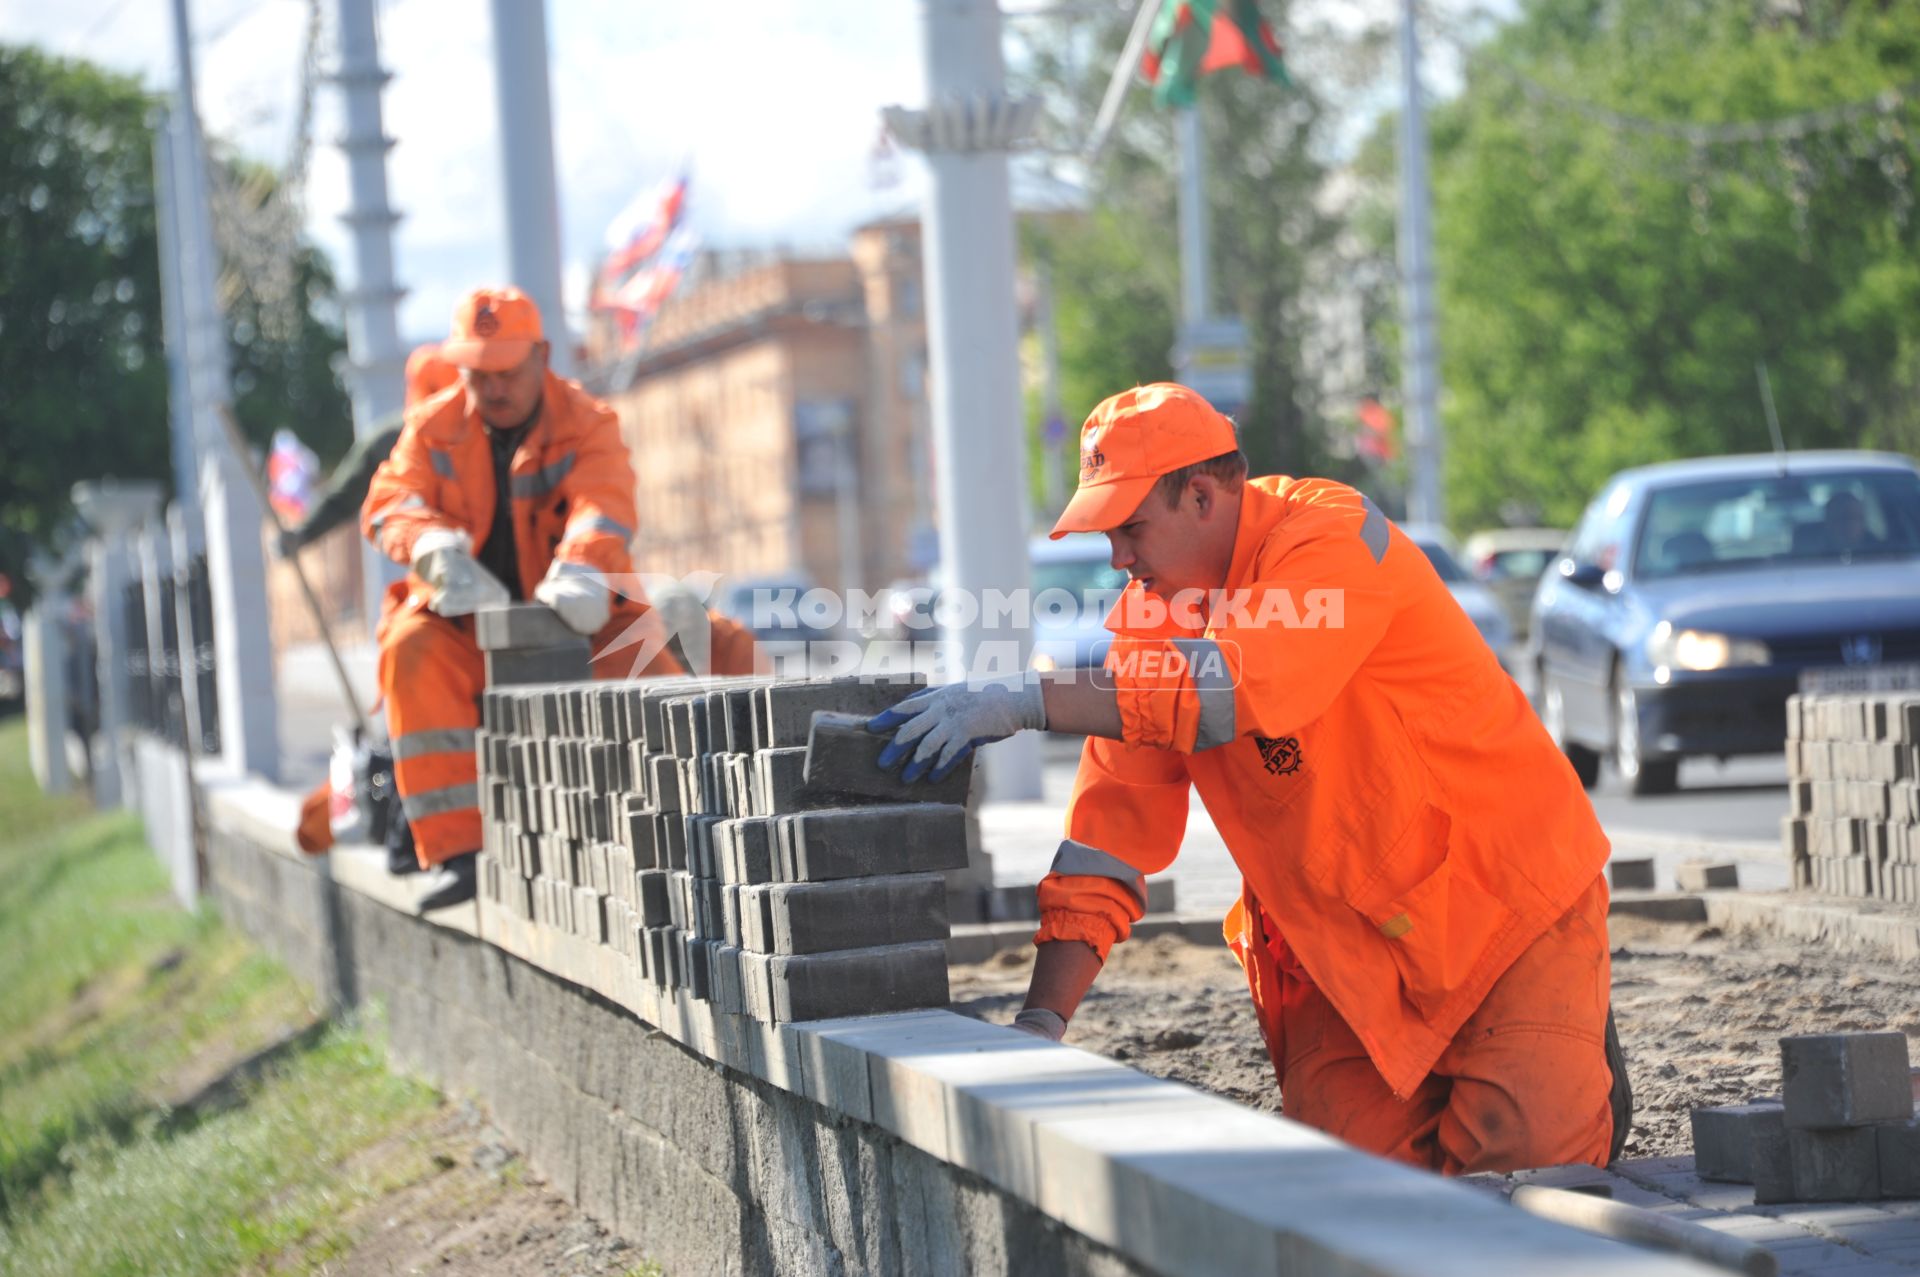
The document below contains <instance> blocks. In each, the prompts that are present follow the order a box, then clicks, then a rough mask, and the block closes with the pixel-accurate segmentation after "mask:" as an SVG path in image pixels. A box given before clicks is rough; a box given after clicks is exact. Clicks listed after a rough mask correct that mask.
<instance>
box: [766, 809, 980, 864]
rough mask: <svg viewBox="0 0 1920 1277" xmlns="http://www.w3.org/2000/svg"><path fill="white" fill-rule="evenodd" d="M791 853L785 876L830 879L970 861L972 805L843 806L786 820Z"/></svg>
mask: <svg viewBox="0 0 1920 1277" xmlns="http://www.w3.org/2000/svg"><path fill="white" fill-rule="evenodd" d="M779 833H780V837H781V838H782V839H783V840H784V842H785V845H786V848H787V850H788V855H787V857H786V859H785V861H784V863H783V865H782V873H781V876H782V877H783V878H785V879H787V880H788V881H794V882H826V881H830V880H833V879H837V878H859V877H865V876H868V875H871V874H884V873H928V872H936V871H940V872H944V871H947V870H953V869H964V868H965V867H966V865H967V813H966V809H965V808H962V807H956V806H951V805H946V804H939V803H917V804H907V805H902V806H898V807H842V808H837V809H834V810H830V811H819V812H802V813H799V814H796V815H793V816H790V817H788V818H786V819H785V820H784V821H782V822H781V828H780V830H779Z"/></svg>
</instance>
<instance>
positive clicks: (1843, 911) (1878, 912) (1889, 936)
mask: <svg viewBox="0 0 1920 1277" xmlns="http://www.w3.org/2000/svg"><path fill="white" fill-rule="evenodd" d="M1702 899H1703V900H1704V901H1705V903H1706V909H1707V921H1708V922H1709V923H1711V924H1712V925H1713V926H1716V927H1719V928H1720V929H1721V930H1723V931H1751V932H1758V933H1761V934H1764V935H1769V936H1773V937H1776V938H1778V939H1782V940H1803V941H1806V942H1808V943H1811V944H1818V945H1821V946H1823V947H1832V948H1836V949H1839V950H1841V951H1842V952H1847V953H1860V954H1867V955H1871V956H1874V957H1891V958H1894V959H1896V960H1898V961H1901V962H1911V961H1914V960H1916V959H1920V910H1915V909H1912V908H1902V907H1899V906H1889V905H1879V906H1878V907H1875V906H1876V904H1877V902H1875V901H1871V900H1856V899H1851V898H1845V897H1834V896H1824V897H1823V896H1814V895H1809V894H1806V893H1791V894H1790V893H1785V892H1775V893H1766V894H1761V893H1757V892H1738V891H1710V892H1708V893H1706V894H1705V895H1704V896H1703V897H1702Z"/></svg>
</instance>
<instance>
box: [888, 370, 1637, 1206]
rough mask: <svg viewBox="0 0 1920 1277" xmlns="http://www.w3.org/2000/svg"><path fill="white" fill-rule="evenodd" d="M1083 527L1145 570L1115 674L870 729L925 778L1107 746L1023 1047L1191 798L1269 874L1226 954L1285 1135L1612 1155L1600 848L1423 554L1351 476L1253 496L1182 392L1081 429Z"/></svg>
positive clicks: (1563, 1156) (955, 700)
mask: <svg viewBox="0 0 1920 1277" xmlns="http://www.w3.org/2000/svg"><path fill="white" fill-rule="evenodd" d="M1070 532H1103V533H1105V534H1106V535H1107V537H1108V540H1109V541H1110V543H1111V546H1112V551H1113V555H1112V562H1113V566H1114V567H1115V568H1116V569H1121V570H1124V571H1126V572H1127V573H1128V575H1129V576H1130V578H1131V580H1130V583H1129V585H1128V588H1127V589H1126V591H1125V592H1124V593H1123V594H1122V596H1121V600H1120V603H1119V604H1118V605H1117V606H1116V608H1115V609H1114V613H1113V616H1112V617H1110V618H1109V621H1108V625H1109V628H1111V629H1113V630H1115V632H1116V634H1115V638H1114V640H1113V645H1112V653H1111V655H1110V656H1109V658H1108V665H1107V673H1106V676H1104V677H1097V678H1093V679H1088V678H1086V677H1084V676H1083V677H1082V678H1080V679H1079V680H1078V681H1072V680H1070V679H1068V678H1066V677H1064V676H1061V675H1051V676H1047V677H1045V678H1037V679H1036V678H1029V679H1027V680H1025V681H1018V682H1013V683H1001V684H988V685H982V684H974V685H972V686H969V685H967V684H965V683H956V684H950V685H947V686H944V687H938V688H932V689H929V690H927V691H924V692H920V693H917V694H916V695H914V696H913V697H911V698H909V699H908V700H906V701H904V702H902V703H901V704H900V705H899V706H897V707H896V708H894V709H892V710H889V711H888V712H887V713H885V714H882V715H880V716H879V717H878V718H876V719H875V720H874V721H873V724H872V726H873V728H874V730H876V731H892V732H894V733H895V735H894V739H893V741H892V742H891V743H890V744H889V745H888V747H887V749H886V751H885V752H884V753H883V754H882V757H881V763H882V765H883V766H891V765H893V764H895V763H897V762H899V761H900V760H902V759H905V760H906V770H905V772H904V773H903V774H904V775H906V776H908V777H909V778H917V777H919V776H920V775H923V774H926V773H928V772H930V771H931V772H933V773H935V774H942V773H944V772H945V771H947V770H950V769H952V768H953V767H955V766H957V765H959V764H960V763H961V761H962V760H963V759H964V758H965V757H966V756H967V754H968V753H969V752H970V750H971V749H972V747H973V746H974V745H976V744H980V743H983V742H986V741H991V740H998V739H1001V738H1003V737H1006V736H1009V735H1011V734H1013V733H1014V732H1016V731H1018V730H1020V729H1022V728H1033V729H1043V728H1051V729H1052V730H1055V731H1063V732H1078V733H1084V734H1085V735H1086V736H1087V737H1088V740H1087V742H1086V745H1085V748H1084V751H1083V753H1082V755H1081V761H1080V771H1079V775H1078V777H1077V779H1076V781H1075V783H1074V790H1073V797H1072V800H1071V802H1070V804H1069V806H1068V810H1067V822H1066V840H1065V841H1064V842H1063V843H1061V845H1060V850H1059V853H1058V855H1057V856H1056V857H1055V859H1054V863H1053V869H1052V871H1051V872H1050V873H1049V874H1048V875H1047V877H1046V879H1045V881H1043V882H1042V883H1041V884H1040V913H1041V923H1040V930H1039V933H1038V934H1037V935H1036V936H1035V941H1036V943H1037V945H1038V954H1037V957H1036V961H1035V964H1034V971H1033V978H1032V983H1031V985H1030V987H1029V989H1028V993H1027V1000H1026V1007H1025V1009H1024V1010H1022V1011H1021V1012H1020V1014H1019V1016H1018V1018H1017V1020H1016V1022H1015V1023H1016V1027H1019V1028H1022V1029H1025V1030H1027V1031H1029V1032H1034V1033H1037V1034H1040V1035H1043V1036H1046V1037H1049V1038H1053V1039H1055V1040H1058V1039H1059V1038H1060V1037H1061V1036H1062V1035H1063V1034H1064V1033H1065V1031H1066V1027H1067V1022H1068V1021H1069V1020H1070V1019H1071V1018H1072V1016H1073V1013H1074V1010H1075V1008H1076V1007H1077V1006H1078V1005H1079V1003H1080V1000H1081V998H1082V997H1083V996H1084V995H1085V994H1086V992H1087V990H1088V988H1089V987H1090V986H1091V985H1092V983H1093V981H1094V978H1095V976H1097V975H1098V974H1099V972H1100V967H1101V964H1102V963H1103V962H1104V961H1105V959H1106V956H1107V953H1108V951H1109V950H1110V949H1111V948H1112V946H1113V945H1114V944H1116V943H1118V942H1120V941H1122V940H1125V939H1126V938H1127V935H1128V932H1129V929H1130V928H1131V926H1132V924H1133V923H1134V922H1135V921H1137V920H1138V919H1139V918H1140V916H1141V915H1142V913H1143V912H1144V910H1145V904H1146V875H1148V874H1152V873H1158V872H1160V871H1162V870H1164V869H1166V868H1167V866H1168V865H1170V864H1171V863H1172V862H1173V859H1174V856H1175V854H1176V853H1177V852H1178V851H1179V849H1180V841H1181V838H1182V835H1183V834H1184V832H1185V828H1186V820H1187V805H1188V792H1189V787H1192V788H1194V789H1197V790H1198V791H1199V793H1200V797H1201V800H1202V801H1203V802H1204V803H1205V804H1206V807H1207V811H1208V813H1209V814H1210V815H1211V816H1212V818H1213V821H1214V823H1215V824H1216V825H1217V826H1218V827H1219V829H1220V832H1221V835H1222V836H1223V837H1224V838H1225V840H1226V843H1227V847H1228V849H1229V850H1230V851H1231V852H1232V854H1233V857H1234V860H1235V862H1236V864H1237V865H1238V867H1239V869H1240V872H1241V875H1242V877H1243V880H1244V888H1243V893H1242V896H1241V899H1240V900H1239V902H1237V903H1236V904H1235V905H1234V907H1233V909H1232V910H1231V912H1230V913H1229V914H1228V916H1227V926H1226V931H1227V939H1228V942H1229V944H1230V945H1231V946H1232V949H1233V952H1234V953H1235V955H1236V956H1237V957H1238V958H1239V960H1240V962H1241V965H1242V966H1243V967H1244V968H1245V971H1246V975H1247V982H1248V985H1249V987H1250V988H1251V990H1252V994H1253V1000H1254V1005H1255V1007H1256V1009H1257V1011H1258V1013H1259V1021H1260V1026H1261V1030H1262V1032H1263V1034H1264V1036H1265V1038H1266V1044H1267V1051H1268V1054H1269V1055H1270V1056H1271V1058H1272V1060H1273V1065H1274V1072H1275V1075H1276V1076H1277V1078H1278V1079H1279V1083H1280V1090H1281V1096H1282V1101H1283V1106H1284V1111H1285V1113H1286V1114H1287V1116H1289V1117H1291V1118H1293V1119H1295V1120H1298V1121H1302V1122H1305V1123H1308V1124H1309V1125H1312V1126H1316V1127H1319V1128H1320V1129H1322V1130H1325V1131H1328V1132H1330V1133H1331V1134H1333V1135H1336V1136H1338V1137H1339V1138H1341V1139H1343V1140H1346V1141H1347V1142H1348V1143H1351V1144H1354V1145H1356V1146H1358V1147H1360V1148H1362V1149H1366V1150H1368V1151H1371V1152H1374V1153H1378V1154H1382V1155H1384V1156H1388V1157H1391V1158H1395V1159H1397V1160H1400V1161H1403V1162H1409V1163H1412V1164H1415V1165H1419V1166H1425V1167H1429V1168H1431V1169H1434V1170H1437V1171H1441V1172H1443V1173H1446V1174H1464V1173H1468V1172H1474V1171H1490V1170H1505V1169H1512V1168H1517V1167H1530V1166H1549V1165H1554V1164H1558V1163H1562V1162H1588V1163H1593V1164H1595V1165H1605V1164H1606V1163H1608V1162H1609V1161H1611V1160H1612V1159H1613V1158H1614V1157H1617V1156H1618V1154H1619V1151H1620V1148H1621V1145H1622V1144H1623V1143H1624V1141H1625V1138H1626V1132H1627V1125H1628V1118H1629V1112H1630V1106H1631V1097H1630V1095H1629V1094H1628V1092H1627V1085H1626V1076H1625V1068H1624V1062H1623V1060H1622V1059H1621V1057H1620V1055H1619V1049H1618V1046H1617V1044H1616V1040H1615V1038H1614V1035H1613V1028H1612V1015H1611V1010H1610V1006H1609V985H1610V970H1609V960H1608V945H1607V888H1606V883H1605V880H1604V878H1603V877H1602V876H1601V871H1602V866H1603V865H1604V864H1605V862H1606V859H1607V853H1608V846H1607V840H1606V836H1605V835H1604V833H1603V832H1602V831H1601V828H1600V825H1599V822H1598V820H1597V819H1596V817H1595V816H1594V812H1593V807H1592V805H1591V804H1590V803H1589V802H1588V800H1587V797H1586V795H1585V793H1584V792H1583V790H1582V789H1581V786H1580V783H1579V781H1578V780H1577V779H1576V778H1575V777H1574V774H1573V770H1572V768H1571V767H1570V766H1569V765H1568V764H1567V762H1566V760H1565V759H1564V758H1562V757H1561V755H1560V753H1559V751H1557V750H1556V749H1555V748H1554V746H1553V743H1552V741H1551V740H1549V739H1548V737H1547V734H1546V731H1545V730H1544V729H1543V728H1542V727H1541V725H1540V722H1539V720H1538V719H1537V718H1536V717H1535V715H1534V713H1533V710H1532V708H1531V707H1530V706H1529V705H1528V703H1527V701H1526V698H1525V696H1523V695H1522V693H1521V692H1520V690H1519V688H1518V687H1516V686H1515V685H1514V683H1513V681H1512V680H1511V679H1509V678H1508V677H1507V676H1506V675H1505V674H1504V673H1503V672H1502V671H1501V669H1500V666H1499V664H1498V663H1497V661H1496V660H1495V658H1494V654H1493V652H1492V651H1491V650H1489V649H1488V647H1487V645H1486V644H1485V643H1484V642H1483V641H1482V640H1481V638H1480V635H1479V633H1478V631H1477V630H1475V628H1474V626H1473V623H1472V621H1470V620H1469V619H1468V618H1467V616H1466V614H1465V613H1464V612H1462V611H1461V610H1460V607H1459V605H1458V604H1456V603H1455V602H1454V600H1453V597H1452V596H1451V595H1450V594H1449V593H1448V591H1447V587H1446V586H1445V585H1444V584H1442V582H1441V580H1440V578H1439V577H1438V576H1437V575H1436V574H1435V572H1434V570H1433V567H1432V565H1431V564H1430V563H1429V562H1428V561H1427V558H1426V556H1425V555H1424V554H1423V553H1422V552H1421V550H1420V548H1419V547H1418V546H1416V545H1415V544H1414V543H1413V542H1412V541H1409V540H1408V539H1407V538H1406V536H1405V535H1404V534H1402V533H1401V532H1400V531H1399V529H1397V528H1395V527H1394V526H1393V525H1392V523H1390V522H1389V521H1388V519H1387V518H1386V516H1385V515H1383V514H1382V513H1381V512H1380V511H1379V510H1378V509H1377V508H1376V507H1375V506H1374V505H1373V504H1372V503H1371V502H1370V501H1368V500H1367V498H1365V497H1364V496H1362V495H1361V494H1360V493H1358V492H1356V491H1354V490H1353V489H1352V488H1349V487H1346V486H1344V485H1342V484H1339V483H1334V482H1331V481H1328V480H1321V479H1290V478H1283V477H1271V478H1259V479H1251V480H1249V479H1248V478H1247V462H1246V458H1245V456H1244V455H1243V454H1242V453H1241V452H1240V450H1239V444H1238V440H1237V438H1236V435H1235V431H1234V426H1233V423H1232V422H1230V421H1229V420H1228V419H1227V418H1226V417H1224V416H1222V415H1221V414H1220V413H1219V412H1217V411H1215V410H1214V408H1213V407H1212V406H1211V405H1209V404H1208V403H1207V402H1206V401H1205V400H1204V399H1202V398H1201V397H1200V396H1199V395H1197V394H1195V393H1194V392H1193V391H1191V390H1188V389H1187V388H1185V387H1184V386H1175V385H1165V384H1162V385H1152V386H1143V387H1139V388H1137V389H1134V390H1129V391H1126V392H1125V393H1123V394H1119V395H1115V396H1114V397H1113V398H1111V399H1108V400H1107V401H1106V402H1105V403H1102V404H1101V405H1100V406H1099V407H1098V408H1096V409H1095V410H1094V412H1093V415H1092V416H1091V417H1089V418H1088V419H1087V423H1086V426H1085V428H1084V430H1083V432H1082V435H1081V473H1080V486H1079V490H1078V491H1077V492H1076V493H1075V495H1074V497H1073V500H1072V501H1071V502H1069V503H1068V505H1067V508H1066V511H1065V512H1064V513H1063V514H1062V515H1061V517H1060V520H1059V522H1058V523H1057V524H1056V525H1055V527H1054V530H1053V535H1054V536H1055V537H1056V538H1057V537H1060V536H1063V535H1065V534H1067V533H1070ZM1185 600H1191V601H1194V603H1195V604H1196V605H1195V606H1192V607H1183V606H1182V603H1183V601H1185ZM1158 604H1170V605H1171V606H1156V605H1158ZM1156 613H1157V614H1156Z"/></svg>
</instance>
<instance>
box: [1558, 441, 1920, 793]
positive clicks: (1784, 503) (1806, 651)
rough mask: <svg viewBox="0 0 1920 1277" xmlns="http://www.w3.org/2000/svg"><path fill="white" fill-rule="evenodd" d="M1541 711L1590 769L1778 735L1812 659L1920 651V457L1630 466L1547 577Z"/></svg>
mask: <svg viewBox="0 0 1920 1277" xmlns="http://www.w3.org/2000/svg"><path fill="white" fill-rule="evenodd" d="M1532 621H1533V625H1532V635H1531V637H1530V639H1529V647H1528V652H1527V660H1528V662H1529V665H1530V668H1531V669H1532V670H1533V671H1534V673H1535V675H1536V677H1537V682H1536V692H1537V700H1538V704H1539V706H1540V717H1541V719H1542V721H1543V722H1544V723H1545V724H1546V727H1547V730H1548V732H1549V733H1550V734H1551V735H1552V736H1553V738H1554V740H1555V742H1556V743H1558V744H1559V746H1560V747H1561V749H1562V750H1564V751H1565V753H1566V755H1567V758H1568V760H1569V761H1571V762H1572V763H1573V766H1574V769H1575V770H1576V771H1577V772H1578V773H1579V774H1580V779H1581V781H1582V782H1583V783H1585V784H1586V785H1588V786H1589V787H1591V786H1592V785H1593V784H1595V783H1596V782H1597V781H1598V779H1599V774H1600V764H1601V760H1602V758H1607V759H1610V760H1611V761H1612V762H1613V765H1614V768H1615V770H1616V771H1617V772H1618V773H1619V774H1620V776H1621V778H1622V779H1623V780H1625V781H1626V782H1627V784H1628V786H1629V787H1630V788H1631V789H1632V791H1633V792H1634V793H1636V794H1649V793H1663V792H1667V791H1671V790H1672V789H1673V788H1674V787H1675V784H1676V781H1677V775H1678V771H1679V767H1680V762H1681V760H1682V759H1684V758H1687V757H1699V756H1711V757H1716V758H1723V759H1724V758H1729V757H1733V756H1735V755H1747V754H1767V753H1775V752H1778V751H1779V750H1780V749H1781V748H1782V745H1783V744H1784V741H1785V738H1786V713H1785V706H1786V700H1787V697H1788V696H1790V695H1792V694H1793V692H1794V691H1795V690H1796V689H1797V687H1798V685H1799V680H1800V676H1801V675H1802V674H1803V673H1804V672H1807V671H1814V670H1822V671H1824V670H1833V669H1845V668H1848V667H1857V666H1871V665H1880V664H1903V663H1911V662H1920V468H1916V466H1915V464H1914V462H1913V461H1912V460H1911V459H1910V458H1907V457H1902V456H1897V455H1893V454H1889V453H1875V452H1799V453H1783V454H1779V455H1775V456H1751V457H1715V458H1708V459H1702V460H1697V461H1677V462H1672V463H1669V464H1665V465H1657V466H1647V467H1644V468H1641V469H1636V470H1627V471H1623V472H1621V473H1620V474H1618V475H1615V476H1614V477H1613V479H1612V480H1611V481H1610V482H1608V484H1607V485H1606V487H1605V488H1603V489H1602V490H1601V492H1600V495H1599V496H1598V497H1596V498H1595V499H1594V501H1593V504H1591V505H1590V506H1588V507H1587V511H1586V514H1585V515H1583V516H1582V517H1581V520H1580V524H1579V526H1578V527H1577V528H1576V529H1575V530H1574V532H1573V535H1572V536H1571V537H1570V538H1569V540H1568V542H1567V547H1566V549H1565V550H1564V551H1563V552H1562V554H1561V556H1560V558H1559V560H1558V561H1557V562H1556V563H1555V565H1554V566H1553V567H1552V568H1551V569H1549V570H1548V572H1547V574H1546V575H1545V577H1543V578H1542V580H1541V583H1540V587H1539V589H1538V591H1537V592H1536V593H1535V594H1534V599H1533V614H1532Z"/></svg>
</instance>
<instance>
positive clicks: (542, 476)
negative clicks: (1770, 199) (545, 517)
mask: <svg viewBox="0 0 1920 1277" xmlns="http://www.w3.org/2000/svg"><path fill="white" fill-rule="evenodd" d="M573 458H574V454H573V453H571V452H569V453H568V454H567V455H566V456H564V457H562V458H560V460H558V461H555V462H553V463H552V464H550V465H545V466H542V467H540V468H539V469H538V470H535V471H534V472H533V473H532V474H516V475H514V476H513V495H514V496H516V497H544V496H546V495H547V494H548V493H549V492H552V491H553V490H554V489H555V488H557V487H559V486H560V481H561V480H562V479H564V478H566V477H567V476H568V475H569V474H571V473H573Z"/></svg>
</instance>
